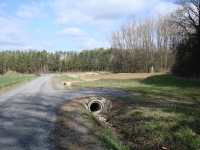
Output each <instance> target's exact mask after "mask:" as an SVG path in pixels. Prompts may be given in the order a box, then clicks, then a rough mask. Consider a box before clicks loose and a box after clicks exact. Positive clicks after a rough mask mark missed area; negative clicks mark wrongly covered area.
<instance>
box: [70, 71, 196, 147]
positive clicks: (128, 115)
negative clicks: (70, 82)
mask: <svg viewBox="0 0 200 150" xmlns="http://www.w3.org/2000/svg"><path fill="white" fill-rule="evenodd" d="M74 86H75V87H78V88H86V87H110V88H117V89H120V90H122V91H125V92H128V93H131V94H133V95H134V97H133V98H131V99H128V98H120V99H119V101H118V102H120V103H121V105H120V107H118V108H113V109H114V111H113V112H112V113H111V114H109V116H108V120H109V123H111V124H113V125H114V128H115V131H116V133H117V135H119V137H122V140H120V141H122V142H120V141H118V140H116V139H119V138H118V137H116V135H113V134H114V133H112V131H107V130H108V129H102V128H100V127H99V129H98V130H99V132H102V133H104V132H105V133H104V134H103V135H102V139H103V141H104V143H107V145H109V146H108V147H109V148H113V149H120V150H121V149H123V146H125V147H126V148H127V147H128V149H134V150H144V149H147V150H149V149H162V147H167V148H168V149H178V150H188V149H191V150H199V149H200V128H199V125H200V82H199V81H192V80H187V79H179V78H175V77H173V76H171V75H170V74H165V75H156V76H151V77H149V78H147V79H145V80H144V81H141V82H137V81H131V80H130V81H128V82H126V81H125V82H123V81H121V82H114V81H113V80H112V79H110V81H109V80H106V81H103V80H99V81H94V82H85V83H75V84H74ZM104 130H105V131H104ZM106 133H108V134H106ZM111 137H114V138H113V139H112V138H111ZM115 137H116V138H115ZM110 138H111V140H110ZM105 139H107V140H105ZM110 141H114V142H110ZM109 143H110V144H109ZM117 143H123V145H120V146H118V145H116V144H117Z"/></svg>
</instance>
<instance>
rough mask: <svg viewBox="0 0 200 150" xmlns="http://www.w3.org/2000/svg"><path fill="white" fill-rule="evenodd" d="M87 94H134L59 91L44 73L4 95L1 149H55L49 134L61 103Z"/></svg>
mask: <svg viewBox="0 0 200 150" xmlns="http://www.w3.org/2000/svg"><path fill="white" fill-rule="evenodd" d="M86 96H113V97H127V96H128V97H129V96H131V95H129V94H127V93H124V92H121V91H118V90H115V89H108V88H99V89H84V90H66V91H65V90H62V91H56V90H53V87H52V84H51V76H42V77H39V78H37V79H35V80H33V81H31V82H29V83H27V84H25V85H23V86H21V87H19V88H17V89H14V90H12V91H10V92H8V93H6V94H4V95H2V96H0V149H1V150H51V149H54V148H55V144H54V143H52V142H50V141H48V136H49V134H50V132H51V131H52V129H53V126H54V124H55V121H56V114H57V105H59V104H61V103H62V102H64V101H66V100H70V99H74V98H80V97H86Z"/></svg>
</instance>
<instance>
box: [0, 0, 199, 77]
mask: <svg viewBox="0 0 200 150" xmlns="http://www.w3.org/2000/svg"><path fill="white" fill-rule="evenodd" d="M177 4H179V5H180V6H181V7H180V8H179V9H177V10H176V11H174V12H172V13H169V14H167V15H158V16H157V17H156V18H152V17H148V18H146V19H144V20H142V19H139V18H137V17H130V19H128V20H127V21H126V22H124V23H123V24H121V25H120V26H119V28H118V30H117V31H112V32H111V33H110V36H109V37H108V40H109V43H110V45H111V47H110V48H108V49H104V48H96V49H92V50H83V51H81V52H76V51H67V52H66V51H56V52H55V53H50V52H48V51H47V50H43V51H37V50H23V51H22V50H16V51H10V50H5V51H1V52H0V74H4V73H6V72H7V71H8V70H12V71H17V72H20V73H28V74H31V73H49V72H66V71H111V72H114V73H119V72H123V73H142V72H149V67H150V66H153V67H154V71H155V72H162V71H171V72H172V74H174V75H176V76H181V77H187V78H199V77H200V65H199V64H200V30H199V22H200V21H199V14H200V2H199V1H197V0H183V1H179V2H177Z"/></svg>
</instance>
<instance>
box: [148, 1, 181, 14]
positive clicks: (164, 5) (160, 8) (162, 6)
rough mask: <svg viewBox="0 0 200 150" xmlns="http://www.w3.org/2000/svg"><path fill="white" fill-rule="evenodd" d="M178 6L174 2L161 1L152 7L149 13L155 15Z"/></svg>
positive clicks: (167, 11)
mask: <svg viewBox="0 0 200 150" xmlns="http://www.w3.org/2000/svg"><path fill="white" fill-rule="evenodd" d="M178 7H179V6H178V5H176V4H174V3H171V2H166V1H161V2H159V3H157V4H156V5H155V6H154V7H153V9H152V10H151V13H150V14H151V15H152V16H157V14H167V13H170V12H172V11H174V10H176V9H178Z"/></svg>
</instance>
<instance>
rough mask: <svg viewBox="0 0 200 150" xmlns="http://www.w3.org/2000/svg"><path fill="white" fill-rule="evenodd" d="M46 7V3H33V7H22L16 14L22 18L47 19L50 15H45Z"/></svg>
mask: <svg viewBox="0 0 200 150" xmlns="http://www.w3.org/2000/svg"><path fill="white" fill-rule="evenodd" d="M45 5H46V4H45V3H38V4H36V3H32V5H21V6H20V7H19V10H18V11H17V12H15V14H16V15H17V16H18V17H21V18H34V17H41V18H45V17H47V16H48V14H46V13H43V10H44V8H45Z"/></svg>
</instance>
